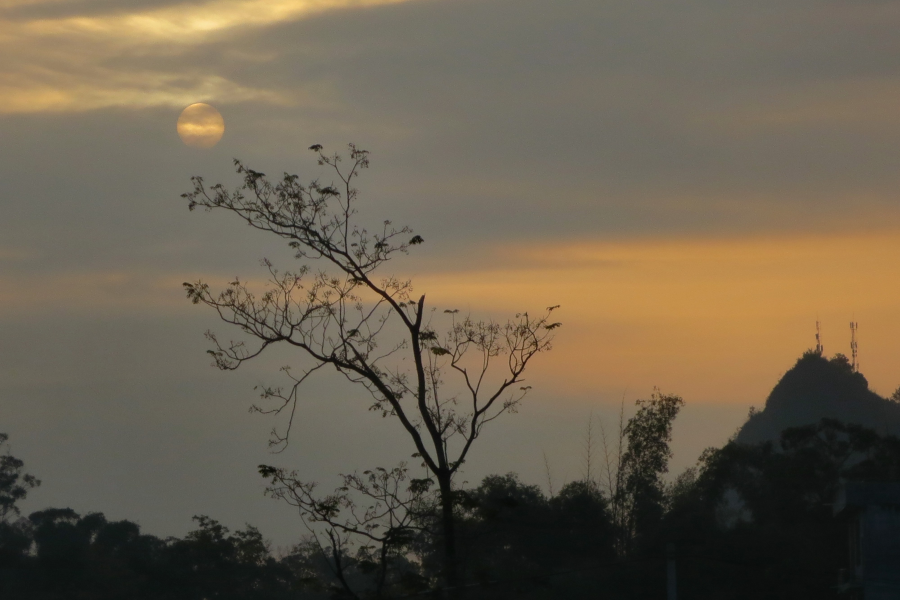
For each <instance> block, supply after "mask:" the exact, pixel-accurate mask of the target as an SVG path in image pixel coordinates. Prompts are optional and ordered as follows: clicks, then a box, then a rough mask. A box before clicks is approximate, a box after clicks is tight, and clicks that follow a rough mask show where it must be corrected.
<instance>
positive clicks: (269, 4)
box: [0, 0, 407, 114]
mask: <svg viewBox="0 0 900 600" xmlns="http://www.w3.org/2000/svg"><path fill="white" fill-rule="evenodd" d="M404 1H407V0H211V1H209V2H203V3H197V2H179V3H173V2H163V3H150V2H138V3H130V4H127V5H125V7H123V5H116V4H112V3H108V2H99V3H93V4H90V3H83V2H82V3H74V4H73V3H63V2H23V3H12V4H11V5H10V4H7V5H6V6H4V7H2V8H3V9H6V10H3V12H0V24H2V26H3V28H4V34H3V35H2V36H0V52H2V53H3V55H4V57H5V60H4V66H3V67H2V68H0V114H3V113H6V114H20V113H32V112H45V111H64V112H73V111H74V112H78V111H86V110H95V109H98V108H105V107H114V106H118V107H122V106H124V107H130V108H144V107H150V106H161V105H162V106H184V105H186V104H190V103H192V102H194V101H196V100H197V99H224V100H227V101H228V102H247V101H257V102H263V103H282V104H283V103H287V102H290V100H289V99H288V98H287V97H285V96H283V95H280V94H278V93H277V92H276V91H274V90H272V89H266V88H256V87H251V86H246V85H241V84H240V83H237V82H235V81H231V80H229V79H227V78H225V77H222V76H221V75H219V74H217V73H214V72H203V71H202V70H199V69H192V68H191V67H189V66H186V65H185V64H184V63H181V64H180V65H179V68H176V69H167V70H160V69H153V68H147V67H146V66H145V67H144V68H141V67H140V66H136V65H135V64H134V62H137V63H141V62H144V63H146V62H148V59H152V58H159V57H173V56H178V55H179V54H181V53H183V52H184V51H185V50H186V49H190V48H193V47H196V46H202V45H203V44H208V43H210V42H214V41H217V40H223V39H228V40H229V41H230V40H233V37H234V36H235V35H240V32H241V31H246V30H248V29H254V28H261V27H266V26H270V25H272V24H273V23H283V22H286V21H293V20H297V19H301V18H304V17H308V16H310V15H314V14H319V13H322V12H327V11H330V10H337V9H349V8H364V7H368V6H377V5H383V4H393V3H397V2H404ZM78 8H82V9H87V10H85V12H84V13H78V12H77V9H78ZM90 9H93V10H90ZM129 9H130V10H129ZM122 57H131V58H132V59H133V60H132V61H130V63H131V64H127V65H125V64H122V61H121V58H122ZM126 62H129V61H126Z"/></svg>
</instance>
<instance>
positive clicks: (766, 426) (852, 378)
mask: <svg viewBox="0 0 900 600" xmlns="http://www.w3.org/2000/svg"><path fill="white" fill-rule="evenodd" d="M825 417H828V418H832V419H838V420H839V421H843V422H845V423H856V424H859V425H863V426H865V427H869V428H871V429H874V430H875V431H877V432H879V433H882V434H886V433H889V434H893V435H900V403H897V402H893V401H891V400H887V399H885V398H882V397H881V396H879V395H878V394H876V393H875V392H873V391H871V390H870V389H869V382H868V381H866V378H865V377H864V376H863V374H862V373H859V372H856V371H854V370H853V368H852V367H851V366H850V362H849V361H848V360H847V357H845V356H843V355H842V354H838V355H836V356H835V357H834V358H832V359H830V360H829V359H827V358H825V357H823V356H822V355H821V354H819V353H818V352H814V351H808V352H806V353H805V354H804V355H803V356H802V357H800V359H799V360H797V364H795V365H794V366H793V368H791V370H789V371H788V372H787V373H785V374H784V376H783V377H782V378H781V381H779V382H778V383H777V384H776V385H775V387H774V388H773V389H772V393H770V394H769V398H768V399H767V400H766V406H765V408H764V409H763V410H762V411H759V412H755V413H751V415H750V417H749V418H748V420H747V422H746V423H745V424H744V426H743V427H742V428H741V430H740V432H739V433H738V435H737V441H738V442H739V443H745V444H754V443H758V442H763V441H769V440H771V441H775V442H777V441H778V440H779V439H780V436H781V432H782V431H783V430H784V429H786V428H788V427H796V426H799V425H809V424H813V423H818V422H819V421H820V420H821V419H822V418H825Z"/></svg>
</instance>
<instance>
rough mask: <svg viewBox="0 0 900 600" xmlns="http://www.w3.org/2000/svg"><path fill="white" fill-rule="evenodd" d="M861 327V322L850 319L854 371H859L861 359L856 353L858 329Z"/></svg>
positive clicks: (851, 363)
mask: <svg viewBox="0 0 900 600" xmlns="http://www.w3.org/2000/svg"><path fill="white" fill-rule="evenodd" d="M857 329H859V323H856V322H854V321H850V355H851V356H852V359H851V362H850V366H851V367H852V368H853V372H854V373H859V361H858V359H857V354H856V330H857Z"/></svg>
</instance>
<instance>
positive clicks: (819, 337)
mask: <svg viewBox="0 0 900 600" xmlns="http://www.w3.org/2000/svg"><path fill="white" fill-rule="evenodd" d="M824 352H825V348H824V347H823V346H822V326H821V325H820V324H819V319H816V354H818V355H819V356H822V354H823V353H824Z"/></svg>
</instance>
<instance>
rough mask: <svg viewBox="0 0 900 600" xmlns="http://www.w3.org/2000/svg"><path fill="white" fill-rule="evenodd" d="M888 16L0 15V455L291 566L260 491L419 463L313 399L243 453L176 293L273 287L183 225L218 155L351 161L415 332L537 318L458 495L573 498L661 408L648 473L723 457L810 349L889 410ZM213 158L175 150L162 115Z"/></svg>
mask: <svg viewBox="0 0 900 600" xmlns="http://www.w3.org/2000/svg"><path fill="white" fill-rule="evenodd" d="M898 29H900V4H898V3H895V2H885V1H880V0H862V1H860V2H854V3H847V2H837V1H827V0H826V1H821V0H819V1H815V2H813V1H804V0H779V1H778V2H774V1H769V0H753V1H752V2H751V1H749V0H748V1H734V2H713V1H711V0H674V1H673V0H668V1H665V2H663V1H649V0H628V1H598V0H552V1H550V0H514V1H513V0H212V1H209V2H195V1H179V0H0V55H2V56H3V60H2V61H0V157H2V160H0V210H2V213H0V214H2V219H0V431H5V432H7V433H9V434H10V436H11V442H12V451H13V453H14V454H15V455H16V456H19V457H20V458H22V459H24V460H25V461H26V464H27V466H28V468H29V470H30V471H31V472H33V473H34V474H36V475H37V476H38V477H39V478H41V479H42V480H43V482H44V483H43V485H42V487H41V488H39V489H38V490H35V491H34V492H32V494H31V496H30V498H29V500H28V501H27V502H26V503H25V505H24V508H25V510H26V511H27V510H37V509H40V508H44V507H46V506H71V507H72V508H75V509H76V510H79V511H82V512H88V511H102V512H105V513H106V514H107V516H108V517H110V518H119V519H121V518H128V519H132V520H136V521H138V522H139V523H140V524H141V525H142V526H143V527H144V528H145V530H146V531H148V532H149V533H154V534H157V535H183V534H184V532H186V531H187V530H188V529H189V528H190V526H191V521H190V518H191V516H192V515H194V514H208V515H210V516H212V517H214V518H217V519H220V520H222V521H223V522H224V523H225V524H226V525H228V526H229V527H232V528H238V527H241V526H242V525H243V524H244V523H245V522H249V523H253V524H255V525H257V526H259V527H260V529H261V530H262V532H263V533H264V535H266V536H268V537H269V538H270V539H272V540H273V543H275V544H276V545H280V546H286V545H288V544H290V543H292V542H294V541H296V540H297V538H298V536H299V535H300V534H301V533H302V526H301V525H300V524H299V522H298V520H297V517H296V515H294V514H292V513H291V511H290V509H288V508H287V507H284V506H280V505H278V504H277V503H276V502H275V501H273V500H270V499H266V498H264V497H263V495H262V491H263V482H262V481H261V479H260V477H259V476H258V475H257V474H256V472H255V467H256V465H258V464H260V463H274V464H278V465H279V466H286V467H292V468H296V469H298V470H299V471H300V473H302V474H303V476H305V477H307V478H308V479H312V480H317V481H321V482H322V485H323V486H327V485H329V484H330V483H333V481H334V477H335V474H337V473H341V472H349V471H352V470H354V469H363V468H369V467H371V466H375V465H378V464H382V465H392V464H395V463H396V462H397V461H398V460H404V459H408V457H409V454H411V452H412V451H413V450H412V449H411V446H410V444H409V443H408V442H407V441H406V440H405V439H403V437H402V436H400V435H399V434H398V425H397V423H393V422H389V421H385V420H382V419H380V418H378V417H376V416H374V415H373V414H371V413H369V412H368V411H367V410H366V407H367V406H368V403H367V400H366V398H365V397H364V396H361V395H360V394H359V392H358V391H355V390H354V389H353V388H351V387H348V386H347V384H345V383H344V382H342V381H341V380H340V379H336V378H335V377H333V376H331V375H324V376H322V377H320V378H318V379H316V380H313V381H312V382H311V383H310V385H309V386H308V388H307V391H306V393H305V395H304V397H303V403H302V406H301V408H300V413H299V414H300V417H299V420H298V422H297V424H296V428H295V431H294V433H293V440H292V443H291V446H290V447H289V448H288V450H286V451H285V452H284V453H282V454H279V455H274V456H273V455H272V454H270V453H269V451H268V448H267V444H266V442H267V439H268V432H269V430H270V429H271V428H272V427H273V426H274V425H276V424H277V423H276V422H273V421H272V420H271V419H270V418H267V417H263V416H260V415H250V414H247V409H248V407H249V406H250V405H251V404H252V403H253V401H254V399H255V392H254V391H253V387H254V386H256V385H259V384H260V383H272V382H277V381H278V379H277V378H278V367H280V366H281V365H282V364H286V363H291V362H292V361H294V360H296V357H295V356H292V355H291V354H290V353H288V352H283V353H279V352H275V353H273V354H272V355H270V356H265V357H263V358H261V359H260V360H258V361H256V362H255V363H252V364H248V365H246V368H242V369H241V370H239V371H237V372H234V373H222V372H219V371H217V370H215V369H214V368H212V367H211V366H210V364H209V362H210V361H209V357H208V356H207V355H206V354H205V350H206V349H207V342H206V340H205V339H204V337H203V334H204V332H205V331H206V330H207V329H214V330H216V331H220V332H223V333H224V332H227V328H226V327H225V326H224V325H219V324H218V323H217V321H216V319H215V318H214V315H212V314H210V313H209V311H208V310H204V309H203V307H198V306H193V305H191V303H190V302H189V301H188V300H187V299H186V298H185V297H184V293H183V291H182V288H181V283H182V282H184V281H194V280H196V279H200V278H202V279H204V280H205V281H209V282H210V283H211V284H213V285H216V284H222V283H225V282H227V281H229V280H230V279H231V278H233V277H234V276H235V275H239V276H241V277H242V278H249V279H252V278H254V277H260V276H261V271H260V265H259V260H260V259H261V258H264V257H265V258H269V259H270V260H272V261H273V262H275V263H276V264H277V265H279V266H281V265H283V266H284V267H290V266H291V263H292V260H293V259H292V258H291V253H290V252H289V251H288V250H287V249H286V248H285V246H284V244H282V243H280V242H279V241H278V240H274V239H269V238H267V237H266V236H265V235H262V234H259V233H255V232H252V231H250V230H249V229H248V228H247V227H245V226H242V225H241V224H240V223H237V222H235V221H234V220H233V219H229V218H228V216H227V215H221V214H215V213H211V214H206V213H203V212H193V213H192V212H189V211H188V210H187V206H186V202H185V201H184V200H183V199H182V198H181V197H180V195H181V194H182V193H184V192H187V191H189V190H190V187H191V186H190V177H191V176H192V175H201V176H203V177H204V178H205V180H206V181H208V182H218V181H221V182H223V183H226V184H228V185H230V186H231V185H236V184H237V182H238V179H237V178H236V176H235V175H234V172H233V168H232V159H234V158H240V159H241V160H242V161H244V163H245V164H247V165H248V166H250V167H251V168H254V169H256V170H259V171H263V172H266V173H269V174H270V175H271V174H276V175H277V174H280V173H282V172H290V173H298V174H299V175H300V177H301V180H309V179H314V178H317V177H325V176H327V172H325V171H323V170H322V167H320V166H318V165H317V164H316V161H315V156H314V155H313V154H311V153H310V152H308V151H307V150H306V148H307V147H308V146H310V145H312V144H323V145H324V146H325V150H326V151H328V152H332V151H343V150H345V149H346V145H347V144H348V143H351V142H352V143H355V144H357V145H358V146H359V147H362V148H365V149H367V150H369V151H370V152H371V168H370V169H369V170H368V171H366V172H365V173H364V174H363V176H362V177H361V179H360V180H359V183H358V187H359V189H360V193H361V195H360V204H359V211H360V212H359V218H360V220H361V222H363V223H366V222H368V223H380V222H381V221H383V220H384V219H391V220H392V221H393V222H394V223H397V224H408V225H410V226H411V227H412V228H413V229H414V230H415V232H416V233H417V234H420V235H422V237H423V238H424V239H425V244H423V245H421V246H417V247H416V248H415V249H414V252H412V253H411V254H410V255H409V256H408V257H403V258H402V259H398V260H396V261H392V262H391V263H389V267H390V269H392V274H396V275H398V276H401V277H409V278H411V279H412V280H413V282H414V285H415V288H416V290H417V292H421V293H425V294H426V296H427V298H428V302H429V303H430V304H431V305H433V306H435V307H438V308H441V309H442V308H457V309H460V310H463V311H465V312H468V313H471V314H472V315H473V316H478V317H485V318H502V317H504V315H509V314H513V313H516V312H518V311H523V310H529V311H540V310H541V309H542V308H544V307H546V306H549V305H555V304H560V305H561V308H560V310H559V313H555V314H558V315H559V320H560V321H562V322H563V327H562V328H561V329H560V330H559V333H558V335H557V337H556V339H555V342H554V348H553V350H552V352H550V353H549V354H547V355H543V356H540V357H539V360H538V361H537V362H535V363H534V365H533V369H532V370H531V371H530V372H529V373H528V384H529V385H532V386H533V390H532V393H531V394H530V395H529V397H528V399H527V402H526V403H525V405H524V406H523V407H522V409H521V410H520V412H519V413H518V414H515V415H509V416H508V417H505V418H504V419H503V420H499V421H497V422H495V423H492V428H491V430H489V431H486V433H485V435H484V437H483V438H482V439H480V440H479V442H478V444H479V446H478V447H477V448H476V450H475V451H474V453H473V454H472V456H471V459H470V461H469V464H468V465H467V467H466V471H465V472H464V474H463V475H464V477H465V478H466V479H467V480H469V481H470V482H471V483H477V481H478V480H479V479H480V478H481V477H483V476H484V475H486V474H488V473H505V472H508V471H516V472H519V473H520V474H521V475H522V478H523V480H525V481H527V482H529V483H535V484H540V485H542V486H544V487H545V488H546V487H547V480H546V469H545V462H544V456H546V457H547V461H546V464H548V465H549V466H550V474H551V476H552V478H553V479H554V482H555V485H556V486H557V488H558V486H559V484H560V483H562V482H565V481H567V480H572V479H576V478H579V477H581V476H582V475H583V471H584V466H583V458H584V451H583V445H584V435H585V430H586V427H587V423H588V422H589V421H590V420H591V419H592V418H593V419H595V422H599V421H600V420H603V421H604V422H605V423H606V425H607V427H609V428H612V427H613V426H614V424H615V420H616V418H617V415H618V411H619V408H620V406H621V403H622V402H623V401H624V403H625V406H626V414H627V413H628V411H629V410H633V403H634V400H635V399H637V398H646V397H648V396H649V395H650V393H651V392H652V390H653V388H654V386H657V387H659V388H660V389H661V390H662V391H664V392H668V393H675V394H679V395H681V396H682V397H683V398H684V399H685V401H686V403H687V405H686V408H685V409H684V411H683V413H682V415H681V416H680V417H679V419H678V421H677V422H676V426H675V431H674V440H673V447H674V449H675V458H674V461H673V465H672V467H673V468H672V470H673V473H674V472H678V471H680V470H681V469H683V468H685V467H687V466H690V465H692V464H693V463H694V461H695V460H696V458H697V456H698V455H699V453H700V452H701V451H702V450H703V448H705V447H707V446H711V445H721V444H722V443H724V442H725V441H726V440H727V439H728V438H729V437H730V436H731V435H732V434H733V433H734V432H735V430H736V429H737V428H738V427H739V426H740V425H741V423H743V420H744V419H745V417H746V415H747V411H748V410H749V408H750V407H751V406H756V407H761V406H762V405H763V404H764V402H765V398H766V396H767V394H768V392H769V391H770V390H771V388H772V386H773V385H774V384H775V383H776V382H777V381H778V379H779V377H780V376H781V375H782V374H783V373H784V372H785V371H786V370H787V369H789V368H790V367H791V366H792V365H793V363H794V361H795V360H796V359H797V358H798V357H799V356H800V355H801V354H802V352H803V351H805V350H806V349H808V348H811V347H813V346H814V345H815V337H814V336H815V327H816V321H817V320H818V321H819V322H820V323H821V327H822V335H823V340H824V346H825V351H826V353H827V354H833V353H835V352H842V353H844V354H849V352H850V330H849V323H850V321H856V322H858V323H859V338H858V339H859V361H860V365H861V371H862V372H863V373H864V374H865V375H866V377H867V378H868V380H869V382H870V386H871V387H872V389H874V390H875V391H876V392H878V393H880V394H882V395H889V394H890V393H891V392H892V391H893V390H894V389H896V388H897V386H898V385H900V375H898V374H897V369H896V351H895V340H897V339H898V338H900V302H898V297H900V203H898V197H897V194H898V192H897V190H898V189H900V188H898V184H900V171H898V169H897V166H898V162H900V58H898V57H900V38H898V36H897V35H896V31H897V30H898ZM196 102H205V103H208V104H211V105H213V106H215V107H216V108H217V109H218V110H219V111H220V113H221V114H222V116H223V118H224V122H225V134H224V136H223V138H222V140H221V141H220V142H219V143H218V144H217V145H215V146H214V147H212V148H207V149H203V148H194V147H188V146H186V145H185V144H183V143H182V142H181V140H180V139H179V137H178V134H177V132H176V122H177V120H178V117H179V115H180V113H181V111H182V110H183V109H184V108H185V107H187V106H188V105H190V104H193V103H196Z"/></svg>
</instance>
